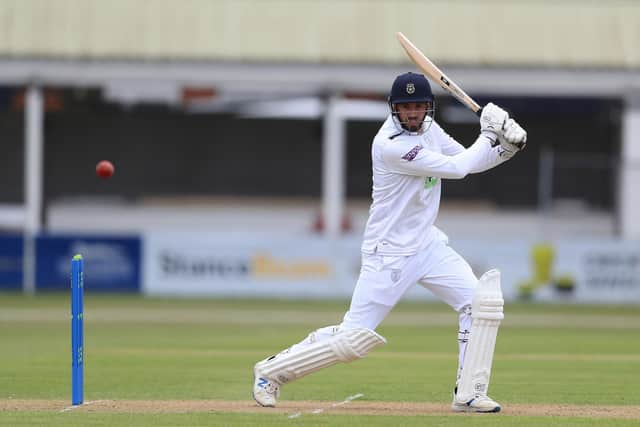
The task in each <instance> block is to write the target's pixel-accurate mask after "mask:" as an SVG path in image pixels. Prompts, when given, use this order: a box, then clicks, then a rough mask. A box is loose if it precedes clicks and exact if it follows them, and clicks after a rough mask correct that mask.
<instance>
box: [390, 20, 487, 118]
mask: <svg viewBox="0 0 640 427" xmlns="http://www.w3.org/2000/svg"><path fill="white" fill-rule="evenodd" d="M396 37H397V38H398V41H399V42H400V45H402V47H403V48H404V50H405V52H407V55H408V56H409V58H410V59H411V61H412V62H413V63H414V64H415V65H416V66H417V67H418V69H420V70H421V71H422V72H423V73H424V74H425V75H426V76H428V77H430V78H431V80H433V81H434V82H436V83H438V85H440V86H441V87H442V88H443V89H444V90H446V91H447V92H449V93H450V94H451V95H453V97H454V98H456V99H457V100H458V101H460V102H461V103H463V104H464V105H466V106H467V107H468V108H469V109H471V111H473V112H474V113H476V114H478V115H479V114H480V110H482V107H480V105H478V103H477V102H476V101H474V100H473V99H472V98H471V97H470V96H469V95H467V94H466V93H465V92H464V91H463V90H462V89H460V87H459V86H458V85H457V84H455V82H453V81H452V80H451V79H449V78H448V77H447V76H446V75H445V74H444V73H443V72H442V71H440V69H439V68H438V67H436V65H435V64H434V63H433V62H431V61H430V60H429V58H427V57H426V56H425V55H424V53H422V52H421V51H420V49H418V48H417V47H416V46H415V45H414V44H413V43H411V41H410V40H409V39H408V38H407V37H406V36H405V35H404V34H402V33H401V32H397V33H396Z"/></svg>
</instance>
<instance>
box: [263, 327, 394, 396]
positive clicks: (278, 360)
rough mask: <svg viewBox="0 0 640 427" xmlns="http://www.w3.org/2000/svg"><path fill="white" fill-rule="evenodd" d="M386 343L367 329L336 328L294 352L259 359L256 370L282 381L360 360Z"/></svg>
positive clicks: (382, 338) (286, 381) (285, 381)
mask: <svg viewBox="0 0 640 427" xmlns="http://www.w3.org/2000/svg"><path fill="white" fill-rule="evenodd" d="M386 342H387V340H385V339H384V337H382V336H381V335H378V334H377V333H375V332H374V331H372V330H371V329H350V330H346V331H339V332H337V333H336V334H335V335H333V336H332V337H330V338H328V339H326V340H323V341H320V342H315V343H313V344H311V345H309V346H306V347H304V348H302V349H300V350H298V351H292V352H289V353H285V352H283V353H280V354H278V355H277V356H276V357H274V358H272V359H270V360H269V359H267V360H264V361H262V362H259V363H258V364H257V365H256V369H257V370H259V372H260V375H262V376H265V377H267V378H272V379H274V380H276V381H278V382H279V383H280V384H284V383H288V382H291V381H293V380H296V379H298V378H302V377H304V376H305V375H309V374H311V373H313V372H316V371H318V370H320V369H322V368H326V367H328V366H331V365H334V364H336V363H338V362H351V361H353V360H356V359H361V358H363V357H364V356H366V355H367V353H369V351H371V349H373V348H374V347H377V346H379V345H381V344H386Z"/></svg>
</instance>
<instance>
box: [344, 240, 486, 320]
mask: <svg viewBox="0 0 640 427" xmlns="http://www.w3.org/2000/svg"><path fill="white" fill-rule="evenodd" d="M416 283H418V284H420V285H422V286H424V287H425V288H427V289H428V290H430V291H431V292H432V293H433V294H434V295H435V296H437V297H438V298H440V299H441V300H442V301H444V302H445V303H447V304H448V305H449V306H451V307H452V308H453V309H454V310H456V311H458V312H460V311H461V310H462V308H463V307H465V306H467V305H471V300H472V298H473V293H474V292H475V289H476V286H477V285H478V279H477V278H476V276H475V275H474V274H473V271H472V270H471V267H470V266H469V264H468V263H467V262H466V261H465V260H464V259H463V258H462V257H461V256H460V255H459V254H458V253H457V252H456V251H454V250H453V249H452V248H451V247H449V246H448V245H447V243H446V241H443V240H440V239H438V240H432V241H431V242H430V243H429V244H428V245H427V246H426V247H425V248H424V249H422V250H421V251H420V252H418V253H417V254H415V255H410V256H387V255H378V254H371V255H368V254H363V256H362V267H361V269H360V277H359V278H358V282H357V284H356V287H355V289H354V291H353V296H352V298H351V306H350V307H349V311H348V312H347V313H346V315H345V316H344V320H343V321H342V324H341V325H340V329H354V328H369V329H372V330H375V329H376V328H377V327H378V325H379V324H380V323H381V322H382V321H383V320H384V318H385V317H386V316H387V314H389V312H390V311H391V309H392V308H393V307H394V306H395V305H396V304H397V303H398V301H400V299H401V298H402V296H403V295H404V294H405V293H406V292H407V290H408V289H409V288H410V287H411V286H413V285H414V284H416Z"/></svg>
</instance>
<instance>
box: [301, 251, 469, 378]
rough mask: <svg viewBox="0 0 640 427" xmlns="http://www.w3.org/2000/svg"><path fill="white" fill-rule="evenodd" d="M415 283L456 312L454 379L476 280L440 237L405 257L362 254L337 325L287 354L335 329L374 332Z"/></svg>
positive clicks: (460, 362) (461, 358) (464, 344)
mask: <svg viewBox="0 0 640 427" xmlns="http://www.w3.org/2000/svg"><path fill="white" fill-rule="evenodd" d="M416 283H418V284H420V285H422V286H424V287H425V288H427V289H428V290H430V291H431V292H432V293H433V294H434V295H435V296H437V297H438V298H440V299H441V300H442V301H444V302H445V303H447V304H448V305H449V306H451V307H452V308H453V309H454V310H456V311H457V312H458V313H459V329H458V344H459V356H458V376H459V374H460V372H462V366H463V362H464V354H465V351H466V347H467V340H468V335H469V331H470V330H471V323H472V318H471V301H472V298H473V293H474V292H475V289H476V286H477V285H478V279H477V277H476V276H475V275H474V274H473V271H472V270H471V267H470V266H469V264H468V263H467V262H466V261H465V260H464V259H463V258H462V257H461V256H460V255H459V254H458V253H457V252H456V251H454V250H453V249H452V248H450V247H449V246H448V244H447V241H446V240H445V239H434V240H432V241H431V242H430V243H429V244H428V245H427V246H426V247H425V248H424V249H422V250H420V251H419V252H418V253H417V254H415V255H410V256H387V255H379V254H363V255H362V266H361V268H360V277H359V278H358V282H357V283H356V287H355V289H354V291H353V296H352V297H351V306H350V307H349V311H348V312H347V313H346V314H345V316H344V319H343V321H342V323H341V324H340V325H337V326H335V325H334V326H327V327H324V328H320V329H317V330H316V331H314V332H312V333H311V334H309V336H308V337H307V338H305V339H304V340H302V341H301V342H300V343H298V344H295V345H293V346H292V347H291V348H290V349H289V351H297V350H299V349H301V348H304V347H306V346H308V345H310V344H311V343H313V342H318V341H323V340H325V339H327V338H329V337H331V336H332V335H333V334H335V333H336V332H337V331H339V330H347V329H358V328H368V329H371V330H375V329H376V328H377V327H378V325H379V324H380V323H381V322H382V321H383V320H384V318H385V317H386V316H387V315H388V314H389V312H390V311H391V309H392V308H393V307H394V306H395V305H396V304H397V303H398V301H400V299H401V298H402V296H403V295H404V294H405V292H406V291H407V290H408V289H409V288H410V287H411V286H413V285H414V284H416Z"/></svg>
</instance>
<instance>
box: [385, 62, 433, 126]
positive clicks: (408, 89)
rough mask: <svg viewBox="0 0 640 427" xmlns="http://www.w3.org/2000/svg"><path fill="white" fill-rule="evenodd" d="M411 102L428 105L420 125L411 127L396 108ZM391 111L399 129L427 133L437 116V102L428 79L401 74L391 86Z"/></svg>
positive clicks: (420, 75)
mask: <svg viewBox="0 0 640 427" xmlns="http://www.w3.org/2000/svg"><path fill="white" fill-rule="evenodd" d="M409 102H420V103H426V104H427V107H426V110H424V116H423V117H422V120H421V121H420V122H419V125H418V126H416V125H415V124H414V125H411V124H410V123H409V122H408V121H406V122H403V121H402V119H401V118H400V116H399V114H398V111H397V109H396V106H397V105H398V104H406V103H409ZM389 109H390V110H391V116H392V117H393V120H394V122H395V124H396V126H397V127H398V128H399V129H404V130H406V131H409V132H411V133H416V132H426V131H427V130H428V129H429V127H430V126H431V123H432V122H433V117H434V115H435V100H434V97H433V92H431V86H430V85H429V82H428V81H427V79H426V77H425V76H423V75H422V74H416V73H411V72H409V73H404V74H400V75H399V76H398V77H396V79H395V80H394V81H393V85H391V93H390V94H389Z"/></svg>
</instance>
